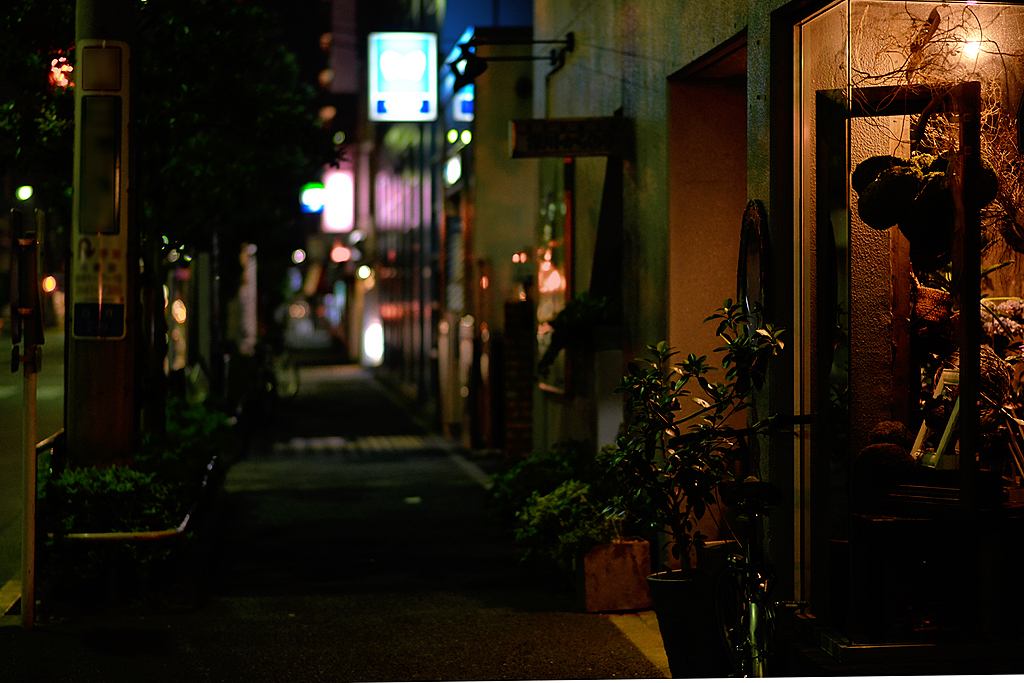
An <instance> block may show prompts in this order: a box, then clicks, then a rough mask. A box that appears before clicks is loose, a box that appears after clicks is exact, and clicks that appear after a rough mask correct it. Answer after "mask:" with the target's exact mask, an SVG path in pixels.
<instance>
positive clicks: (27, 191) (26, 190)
mask: <svg viewBox="0 0 1024 683" xmlns="http://www.w3.org/2000/svg"><path fill="white" fill-rule="evenodd" d="M14 195H15V196H16V197H17V198H18V199H20V200H21V201H23V202H24V201H28V200H29V199H31V198H32V186H31V185H22V186H21V187H19V188H18V189H17V190H15V192H14Z"/></svg>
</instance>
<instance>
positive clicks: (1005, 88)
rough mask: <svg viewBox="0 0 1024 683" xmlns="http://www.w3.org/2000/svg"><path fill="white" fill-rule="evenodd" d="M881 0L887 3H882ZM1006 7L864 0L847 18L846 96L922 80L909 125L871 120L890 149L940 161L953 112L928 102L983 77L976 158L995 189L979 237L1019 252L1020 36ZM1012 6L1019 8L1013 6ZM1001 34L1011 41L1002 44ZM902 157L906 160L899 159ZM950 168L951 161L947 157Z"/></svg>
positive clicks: (1022, 220)
mask: <svg viewBox="0 0 1024 683" xmlns="http://www.w3.org/2000/svg"><path fill="white" fill-rule="evenodd" d="M886 5H889V6H888V7H886ZM1006 11H1007V10H1006V9H1000V8H988V9H987V10H982V9H981V8H979V7H978V6H976V5H948V4H943V5H936V6H933V7H931V8H930V9H929V7H928V6H925V5H922V4H918V3H882V4H880V3H866V4H865V5H864V9H863V13H862V14H860V15H858V16H855V17H853V18H852V21H853V24H852V30H853V31H854V36H855V38H854V41H853V42H854V44H853V46H852V49H851V53H852V54H851V76H852V85H853V86H854V88H853V96H854V97H857V96H858V89H859V88H864V87H869V86H877V85H888V86H898V85H905V86H910V87H914V86H927V87H930V88H933V89H935V93H936V94H935V99H933V101H932V104H930V105H929V106H928V107H926V108H925V110H924V112H922V113H921V114H920V115H918V116H914V117H910V120H909V129H907V128H898V127H897V129H896V130H894V129H893V127H892V124H891V122H890V121H878V122H877V123H875V124H873V125H876V126H877V127H878V128H880V129H884V130H885V131H886V135H888V136H890V137H891V139H892V142H891V145H892V150H893V151H894V152H895V151H896V150H898V149H903V150H906V149H908V148H909V150H910V154H909V155H907V156H908V157H911V156H916V155H929V156H931V157H936V158H939V159H944V160H946V162H951V161H954V160H955V158H956V155H957V153H958V132H959V126H958V121H957V119H958V117H957V116H956V115H955V114H951V113H937V112H935V111H933V110H934V109H935V107H934V105H935V104H937V102H938V101H939V100H940V99H941V98H942V97H943V96H944V95H945V94H946V91H947V90H948V89H950V88H952V87H954V86H956V85H957V84H959V83H963V82H965V81H979V82H980V83H981V84H982V94H981V100H982V131H981V135H982V160H983V165H984V166H985V167H986V169H985V170H986V172H987V171H994V172H995V175H996V177H997V178H998V190H997V191H996V193H995V196H994V199H993V200H992V201H991V202H990V203H988V204H987V205H986V206H985V208H984V209H983V215H982V229H983V233H984V234H983V244H984V245H985V248H986V249H987V250H988V251H989V252H992V253H998V254H1000V255H1001V256H1005V255H1006V254H1007V253H1008V252H1010V251H1013V252H1017V253H1024V182H1022V179H1021V171H1022V170H1024V169H1022V164H1021V156H1020V152H1021V150H1020V149H1019V146H1018V139H1019V131H1018V127H1019V125H1020V124H1019V123H1018V121H1017V106H1016V103H1017V99H1019V98H1020V96H1021V94H1020V90H1021V87H1022V83H1021V74H1022V73H1024V51H1022V50H1021V47H1020V45H1019V42H1020V40H1019V38H1018V37H1014V38H1008V36H1009V35H1012V34H1013V33H1017V34H1019V33H1020V32H1019V30H1018V31H1015V32H1014V31H1010V32H1009V33H1008V32H1007V31H1006V29H1005V28H1003V29H1002V30H1003V34H1001V33H1000V27H1001V26H1004V25H1005V24H1006V23H1008V22H1007V19H1008V18H1009V17H1008V16H1006V14H1005V13H1006ZM1018 12H1019V10H1018ZM1003 42H1009V43H1013V44H1012V45H1009V46H1008V47H1007V46H1005V45H1001V43H1003ZM906 163H907V164H908V165H909V161H908V162H906ZM949 170H950V171H953V170H955V164H949Z"/></svg>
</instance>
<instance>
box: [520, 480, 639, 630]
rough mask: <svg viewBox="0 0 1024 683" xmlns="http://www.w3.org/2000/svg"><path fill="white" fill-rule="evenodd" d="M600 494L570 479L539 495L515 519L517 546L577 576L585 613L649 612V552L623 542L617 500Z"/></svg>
mask: <svg viewBox="0 0 1024 683" xmlns="http://www.w3.org/2000/svg"><path fill="white" fill-rule="evenodd" d="M600 489H601V487H600V486H599V485H591V484H588V483H584V482H582V481H578V480H575V479H569V480H566V481H564V482H562V483H561V484H560V485H559V486H557V487H556V488H555V489H554V490H553V491H551V492H550V493H546V494H541V493H540V492H534V493H533V495H532V496H530V499H529V500H528V501H527V503H526V505H525V506H524V507H523V509H522V510H520V511H519V513H518V514H517V515H516V517H517V520H518V524H517V526H516V531H515V533H516V541H517V543H518V544H519V546H520V547H521V548H522V549H523V554H524V559H525V558H528V557H531V556H540V557H543V558H545V559H547V560H549V561H551V562H553V563H554V564H555V565H557V566H558V567H560V568H561V569H563V570H567V571H571V572H574V573H575V574H576V585H577V597H578V599H579V602H580V604H581V606H582V608H583V609H584V610H585V611H587V612H618V611H626V610H639V609H647V608H649V607H650V606H651V597H650V591H649V589H648V587H647V583H646V581H645V579H646V577H647V575H648V574H650V567H651V554H650V546H649V544H648V542H647V541H646V540H645V539H642V538H636V537H629V536H623V534H622V517H623V512H622V510H621V508H620V506H619V505H618V500H617V499H616V498H614V497H611V498H609V497H608V496H607V495H602V494H601V492H600Z"/></svg>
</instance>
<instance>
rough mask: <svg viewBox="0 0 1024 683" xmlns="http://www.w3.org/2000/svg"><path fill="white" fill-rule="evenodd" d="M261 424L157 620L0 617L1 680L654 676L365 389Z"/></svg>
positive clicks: (433, 450)
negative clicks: (533, 563)
mask: <svg viewBox="0 0 1024 683" xmlns="http://www.w3.org/2000/svg"><path fill="white" fill-rule="evenodd" d="M257 424H258V429H257V430H256V431H255V432H254V433H253V439H252V441H251V443H250V448H249V449H248V452H247V455H246V456H245V457H243V458H241V459H239V460H237V461H235V462H234V463H232V464H231V466H230V468H229V469H228V470H227V471H226V475H225V486H224V491H223V493H222V494H221V495H220V496H218V497H216V498H214V499H212V500H210V501H208V502H207V503H206V504H205V505H204V507H203V508H201V512H200V514H199V515H198V516H197V526H196V527H195V531H194V537H193V539H192V541H191V543H190V544H189V550H188V552H187V553H186V554H185V555H184V556H183V557H184V559H183V561H182V562H181V565H180V567H179V571H178V574H177V575H176V576H175V578H174V582H173V584H172V585H171V587H170V589H169V590H167V591H165V592H164V593H163V596H162V597H163V602H162V603H160V604H159V605H156V606H153V605H152V604H150V605H146V606H132V605H124V604H104V603H103V601H100V603H99V605H98V606H97V607H96V608H94V609H92V610H91V611H88V612H80V613H66V614H63V615H57V616H55V617H53V618H44V619H42V620H41V621H40V623H39V624H37V626H36V628H35V629H34V630H32V631H24V630H22V629H21V628H19V627H18V626H17V625H16V624H17V621H16V618H14V617H3V618H0V680H2V681H4V682H5V683H7V682H8V681H10V682H12V683H14V682H18V683H21V682H26V683H27V682H34V681H45V682H47V683H50V682H62V681H68V682H72V681H75V682H87V681H96V682H100V681H102V682H103V683H118V682H121V681H125V682H127V681H132V682H133V683H134V682H137V681H143V680H144V681H147V682H153V683H158V682H160V681H189V682H192V681H239V682H243V681H244V682H246V683H250V682H258V681H273V682H274V683H280V682H284V681H301V682H304V683H305V682H308V681H425V680H476V681H486V680H577V679H599V680H608V679H636V678H660V677H663V673H664V672H663V669H660V668H659V666H658V664H657V663H656V662H655V661H653V660H652V659H651V658H650V657H649V656H648V655H645V654H644V651H642V650H641V647H642V646H640V645H638V644H637V643H638V641H637V640H636V639H634V638H633V637H632V636H627V635H626V631H625V630H624V629H623V627H622V626H617V625H616V623H615V622H613V620H612V619H610V618H609V617H608V616H607V615H601V614H587V613H584V612H582V611H581V610H580V609H579V608H578V606H577V605H576V602H575V599H574V596H573V593H572V591H571V589H570V588H567V586H566V584H564V583H562V582H560V581H559V580H557V579H555V578H554V577H552V576H551V575H550V574H546V573H544V572H539V571H532V570H528V569H526V568H524V567H523V566H522V565H521V564H520V563H519V562H518V561H517V558H516V553H515V550H514V548H513V547H512V546H511V544H510V543H509V540H508V538H507V537H506V536H505V535H503V534H502V533H500V532H499V531H498V530H497V529H495V528H494V527H493V526H492V524H491V522H490V519H489V517H488V515H487V512H486V501H487V495H488V494H487V492H486V491H485V489H484V488H483V486H482V485H481V475H482V474H484V472H483V470H486V469H487V466H488V465H489V463H487V462H484V461H474V460H472V459H471V458H470V457H469V456H467V455H466V454H463V453H461V452H459V451H458V449H457V448H455V445H454V444H453V443H451V442H449V441H447V440H445V439H441V438H440V437H437V436H435V435H431V434H428V433H425V432H423V431H422V430H421V429H420V428H419V427H417V425H416V423H415V422H414V421H413V419H412V418H411V417H410V415H409V414H408V413H407V412H406V411H405V410H403V409H402V407H401V406H400V405H399V404H398V403H396V402H395V401H394V400H393V399H392V397H391V396H390V394H389V393H388V392H387V391H386V390H384V389H383V388H382V387H381V386H380V385H379V384H378V383H377V382H376V381H374V380H373V378H372V377H371V376H370V375H369V374H368V373H367V372H366V371H363V370H361V369H359V368H357V367H354V366H328V367H316V368H306V369H304V370H303V371H302V373H301V382H300V391H299V395H298V396H296V397H295V398H294V399H293V400H291V401H288V402H285V403H282V404H280V405H279V407H278V410H277V411H276V412H275V414H274V415H273V417H272V418H271V417H270V416H264V417H263V419H260V420H258V421H257ZM490 464H493V463H490ZM484 478H485V477H484ZM619 619H626V620H627V621H630V620H631V623H634V625H636V626H637V627H638V629H639V630H640V631H646V632H647V634H648V635H649V634H650V633H652V631H651V630H650V629H649V628H647V627H646V626H644V625H643V623H646V622H643V623H642V622H641V619H640V618H639V617H637V616H627V617H620V618H619ZM655 640H656V642H655V643H654V648H655V649H658V648H659V647H660V640H657V639H655ZM661 655H662V656H663V650H662V651H661Z"/></svg>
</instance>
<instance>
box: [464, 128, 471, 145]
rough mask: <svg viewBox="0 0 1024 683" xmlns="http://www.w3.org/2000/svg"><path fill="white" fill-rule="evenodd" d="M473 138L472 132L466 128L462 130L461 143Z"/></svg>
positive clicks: (466, 143)
mask: <svg viewBox="0 0 1024 683" xmlns="http://www.w3.org/2000/svg"><path fill="white" fill-rule="evenodd" d="M472 139H473V134H472V133H471V132H469V131H468V130H464V131H462V144H464V145H468V144H469V141H470V140H472Z"/></svg>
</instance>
